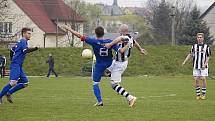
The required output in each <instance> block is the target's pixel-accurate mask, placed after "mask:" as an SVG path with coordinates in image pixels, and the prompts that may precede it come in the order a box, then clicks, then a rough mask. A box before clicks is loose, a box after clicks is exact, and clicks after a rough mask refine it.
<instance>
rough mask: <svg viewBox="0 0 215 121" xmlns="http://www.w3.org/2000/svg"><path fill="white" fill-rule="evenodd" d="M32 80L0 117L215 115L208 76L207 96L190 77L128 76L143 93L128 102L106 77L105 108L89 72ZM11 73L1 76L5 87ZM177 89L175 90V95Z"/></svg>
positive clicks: (167, 119)
mask: <svg viewBox="0 0 215 121" xmlns="http://www.w3.org/2000/svg"><path fill="white" fill-rule="evenodd" d="M30 80H31V85H30V86H29V87H28V88H26V89H25V90H22V91H20V92H19V93H16V94H15V95H14V101H15V103H14V104H13V105H11V104H8V103H7V102H6V100H4V103H3V105H1V106H0V121H111V120H113V121H214V120H215V118H214V111H215V110H214V107H215V102H214V100H215V91H214V90H213V87H214V86H215V82H214V80H209V81H208V88H207V89H208V95H207V100H196V99H195V95H194V94H195V93H194V92H195V91H194V89H193V88H192V81H191V80H192V78H191V77H167V76H166V77H164V76H156V77H151V76H149V77H126V78H123V80H124V81H123V83H122V85H123V86H124V87H125V88H126V89H128V90H129V91H130V92H131V94H134V95H136V96H137V97H138V100H137V104H136V106H135V107H134V108H132V109H130V108H129V107H128V105H127V102H126V100H125V99H124V98H122V97H121V96H120V95H117V94H115V93H114V92H113V91H112V89H111V88H110V83H109V81H108V80H107V79H104V80H103V82H102V83H101V89H102V94H103V97H104V104H105V106H104V107H103V108H97V107H92V105H93V104H94V103H95V98H94V96H93V93H92V87H91V85H92V84H91V82H90V81H89V80H90V78H84V77H72V78H57V79H56V78H51V79H47V78H30ZM6 82H7V79H4V81H1V82H0V87H1V88H2V86H3V85H4V84H5V83H6ZM171 95H172V96H171Z"/></svg>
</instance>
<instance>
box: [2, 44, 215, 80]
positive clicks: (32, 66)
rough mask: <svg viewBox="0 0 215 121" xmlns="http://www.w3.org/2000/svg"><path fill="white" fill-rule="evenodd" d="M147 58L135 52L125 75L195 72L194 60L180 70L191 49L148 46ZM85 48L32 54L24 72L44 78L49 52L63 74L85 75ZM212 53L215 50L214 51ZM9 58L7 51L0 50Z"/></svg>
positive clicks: (214, 64) (213, 66)
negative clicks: (83, 69) (83, 54)
mask: <svg viewBox="0 0 215 121" xmlns="http://www.w3.org/2000/svg"><path fill="white" fill-rule="evenodd" d="M146 49H147V50H148V51H149V55H148V56H142V55H140V54H139V52H138V51H137V49H133V51H132V55H131V58H130V61H129V66H128V69H127V71H126V72H125V75H146V74H147V75H184V74H186V75H189V74H191V72H192V64H191V61H189V62H188V63H187V65H185V67H184V68H181V63H182V62H183V60H184V58H185V57H186V54H187V53H188V52H189V50H190V46H175V47H172V46H146ZM82 50H83V48H48V49H41V50H40V51H38V52H35V53H32V54H29V55H28V56H27V58H26V61H25V64H24V69H25V71H26V72H27V74H28V75H45V74H46V72H47V69H48V65H47V64H46V63H45V61H46V59H47V56H48V53H52V54H53V55H54V57H55V62H56V64H55V68H56V71H57V72H59V73H60V75H76V76H77V75H82V74H81V68H82V65H83V64H84V63H85V62H87V61H89V60H86V59H82V58H81V56H80V55H81V51H82ZM212 50H213V48H212ZM0 53H3V54H5V55H8V51H6V50H3V49H0ZM213 58H214V57H212V58H211V60H210V72H211V73H212V74H213V72H214V73H215V62H214V61H215V60H214V59H213Z"/></svg>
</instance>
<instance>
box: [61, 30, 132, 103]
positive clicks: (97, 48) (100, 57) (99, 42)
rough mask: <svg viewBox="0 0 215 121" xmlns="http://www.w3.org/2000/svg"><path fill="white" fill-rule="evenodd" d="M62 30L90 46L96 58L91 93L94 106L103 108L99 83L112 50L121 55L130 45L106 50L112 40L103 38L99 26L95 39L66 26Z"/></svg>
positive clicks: (110, 57) (110, 58)
mask: <svg viewBox="0 0 215 121" xmlns="http://www.w3.org/2000/svg"><path fill="white" fill-rule="evenodd" d="M63 28H64V29H66V30H68V31H70V32H71V33H72V34H74V35H75V36H77V37H78V38H80V39H81V41H85V42H86V43H87V44H89V45H91V46H92V48H93V52H94V54H95V56H96V63H95V67H94V69H93V75H92V79H93V81H94V82H93V91H94V95H95V96H96V99H97V103H96V104H95V105H94V106H103V101H102V96H101V92H100V88H99V83H100V80H101V77H102V75H103V73H104V71H105V70H106V69H107V68H108V67H109V66H110V65H111V64H112V61H113V55H112V49H114V50H115V51H119V52H121V53H123V52H124V51H125V50H127V49H128V48H129V46H130V44H131V43H129V42H128V43H127V45H126V46H124V47H123V48H119V46H117V45H113V46H112V47H111V48H110V49H108V48H106V47H105V44H106V43H111V42H112V40H110V39H104V38H103V36H104V28H103V27H101V26H99V27H97V28H96V29H95V34H96V38H94V37H86V36H83V35H81V34H80V33H78V32H76V31H74V30H73V29H71V28H70V27H68V26H63Z"/></svg>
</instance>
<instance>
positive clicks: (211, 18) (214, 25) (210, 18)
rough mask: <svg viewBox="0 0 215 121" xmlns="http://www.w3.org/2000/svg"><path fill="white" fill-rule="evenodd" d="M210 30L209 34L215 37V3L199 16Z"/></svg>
mask: <svg viewBox="0 0 215 121" xmlns="http://www.w3.org/2000/svg"><path fill="white" fill-rule="evenodd" d="M201 18H202V19H203V20H204V21H206V23H207V25H208V27H209V28H210V34H211V35H212V36H213V37H215V2H214V3H213V4H212V5H211V6H210V7H209V8H208V9H207V10H206V11H205V12H204V13H203V14H202V15H201Z"/></svg>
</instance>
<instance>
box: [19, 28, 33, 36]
mask: <svg viewBox="0 0 215 121" xmlns="http://www.w3.org/2000/svg"><path fill="white" fill-rule="evenodd" d="M27 31H31V29H30V28H27V27H24V28H22V31H21V32H22V36H23V34H24V33H26V32H27Z"/></svg>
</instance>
